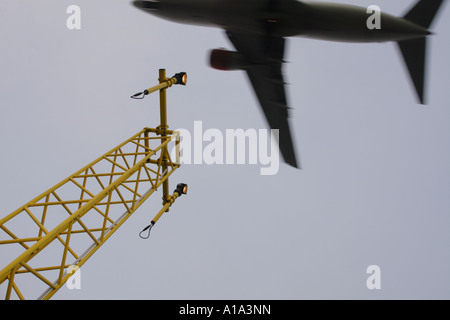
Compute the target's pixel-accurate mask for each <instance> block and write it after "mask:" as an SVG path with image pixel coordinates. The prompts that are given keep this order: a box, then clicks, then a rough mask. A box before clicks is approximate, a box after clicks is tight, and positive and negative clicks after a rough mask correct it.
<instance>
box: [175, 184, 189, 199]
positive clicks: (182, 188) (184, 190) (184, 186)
mask: <svg viewBox="0 0 450 320" xmlns="http://www.w3.org/2000/svg"><path fill="white" fill-rule="evenodd" d="M187 190H188V185H187V184H186V183H179V184H177V188H176V189H175V191H174V192H176V193H178V196H181V195H183V194H187Z"/></svg>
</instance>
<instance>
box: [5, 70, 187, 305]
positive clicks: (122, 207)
mask: <svg viewBox="0 0 450 320" xmlns="http://www.w3.org/2000/svg"><path fill="white" fill-rule="evenodd" d="M185 83H186V74H185V73H178V74H176V75H175V76H174V77H172V78H166V75H165V70H164V69H160V70H159V85H157V86H154V87H152V88H149V89H147V90H145V91H144V92H142V93H139V94H136V95H134V96H133V98H143V97H144V96H145V95H147V94H149V93H151V92H155V91H158V90H159V92H160V115H161V124H160V125H159V126H158V127H157V128H144V129H143V130H141V131H139V132H138V133H136V134H135V135H133V136H132V137H131V138H129V139H128V140H126V141H125V142H123V143H121V144H120V145H118V146H117V147H115V148H114V149H112V150H111V151H109V152H107V153H105V154H104V155H103V156H101V157H100V158H98V159H97V160H95V161H93V162H92V163H90V164H88V165H87V166H85V167H84V168H82V169H80V170H78V171H77V172H76V173H74V174H73V175H71V176H70V177H68V178H66V179H64V180H63V181H61V182H60V183H58V184H57V185H55V186H54V187H53V188H50V189H49V190H47V191H45V192H44V193H43V194H41V195H40V196H38V197H36V198H35V199H33V200H31V201H30V202H28V203H27V204H25V205H23V206H22V207H20V208H19V209H17V210H16V211H14V212H13V213H11V214H9V215H7V216H6V217H4V218H2V219H0V249H1V251H0V263H1V265H0V268H2V267H3V265H4V262H5V263H6V264H7V265H6V266H5V267H4V268H3V269H2V270H1V271H0V289H1V291H0V293H2V294H4V295H5V299H12V298H19V299H29V298H36V297H37V298H38V299H49V298H51V297H52V296H53V295H54V294H55V293H56V292H57V290H58V289H59V288H61V287H62V286H63V285H64V284H65V283H66V281H67V280H68V279H69V278H70V276H71V275H72V273H73V272H74V271H76V270H77V269H78V268H79V267H80V266H82V265H83V264H84V263H85V262H86V261H87V260H88V259H89V258H90V257H91V256H92V255H93V254H94V253H95V252H96V251H97V250H98V248H100V246H101V245H103V244H104V243H105V242H106V241H107V240H108V239H109V237H111V235H112V234H113V233H114V232H115V231H116V230H117V229H118V228H120V227H121V226H122V225H123V223H124V222H125V221H126V220H127V219H128V218H129V217H130V216H131V215H132V214H133V213H134V212H135V211H136V210H137V209H138V208H139V207H140V206H141V205H142V203H143V202H144V201H145V200H146V199H147V198H148V197H150V196H151V195H152V194H153V192H154V191H155V190H157V188H158V187H159V186H161V185H162V186H163V208H162V209H161V211H160V212H159V213H158V214H157V215H156V216H155V218H154V219H153V220H152V223H151V225H150V226H148V227H147V228H146V229H144V230H143V231H146V230H148V231H150V228H151V227H152V226H153V225H154V224H155V223H156V221H157V220H158V219H159V218H160V217H161V215H162V214H163V213H164V212H166V211H168V208H169V207H170V206H171V205H172V203H173V202H174V201H175V199H176V198H177V197H178V196H180V195H182V194H183V193H186V192H187V186H186V185H185V184H179V185H178V186H177V189H176V190H175V191H174V193H173V194H172V195H170V194H169V176H170V175H171V174H172V173H173V172H174V171H175V170H176V169H177V168H179V167H180V162H179V145H178V144H179V136H178V133H177V132H174V131H171V130H168V125H167V113H166V89H167V88H169V87H170V86H172V85H173V84H185ZM170 143H175V146H176V159H171V157H170V154H169V151H168V150H169V149H168V145H169V144H170ZM50 279H52V280H50ZM39 294H40V295H39Z"/></svg>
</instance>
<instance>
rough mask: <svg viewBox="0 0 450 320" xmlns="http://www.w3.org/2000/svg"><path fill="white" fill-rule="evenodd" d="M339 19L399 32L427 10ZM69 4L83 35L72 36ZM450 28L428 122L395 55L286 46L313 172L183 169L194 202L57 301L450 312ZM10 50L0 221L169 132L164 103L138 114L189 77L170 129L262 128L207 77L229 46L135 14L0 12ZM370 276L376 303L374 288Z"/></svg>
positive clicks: (371, 48)
mask: <svg viewBox="0 0 450 320" xmlns="http://www.w3.org/2000/svg"><path fill="white" fill-rule="evenodd" d="M333 2H344V3H348V4H359V5H361V6H369V5H371V4H377V5H378V6H380V8H381V10H383V11H386V12H389V13H391V14H394V15H402V14H403V13H404V12H406V10H407V9H408V8H410V7H411V5H412V4H413V3H415V0H396V1H388V0H377V1H366V0H364V1H350V0H347V1H333ZM71 4H76V5H79V6H80V8H81V14H82V21H81V25H82V29H81V30H74V31H70V30H68V29H67V28H66V19H67V17H68V15H67V14H66V8H67V7H68V6H69V5H71ZM449 10H450V7H449V6H448V3H447V4H445V5H444V7H443V8H442V12H441V13H440V15H439V16H438V18H437V20H436V21H435V24H434V25H433V26H432V30H434V31H435V32H436V35H435V36H433V37H432V38H431V41H430V42H429V48H430V51H429V52H430V54H429V62H430V63H429V69H428V74H429V77H428V88H427V96H428V102H429V103H428V105H427V106H421V105H418V104H417V103H416V97H415V92H414V89H413V87H412V86H411V85H410V82H409V81H410V80H409V77H408V75H407V73H406V71H405V68H404V66H403V62H402V61H401V57H400V55H399V53H398V50H397V48H396V47H395V45H394V44H393V43H383V44H345V43H333V42H325V41H318V40H311V39H302V38H290V39H288V43H287V51H286V57H285V59H286V60H288V61H289V62H290V63H287V64H285V66H284V67H285V69H284V71H285V76H286V80H287V82H289V83H290V85H289V86H287V90H288V91H287V96H288V101H289V104H290V106H291V107H292V108H294V109H293V110H292V112H291V114H292V118H291V127H292V131H293V135H294V141H295V145H296V148H297V153H298V155H299V157H300V159H301V161H302V166H303V170H297V169H294V168H292V167H289V166H287V165H285V164H281V166H280V170H279V172H278V174H277V175H275V176H261V175H260V174H259V166H258V165H212V166H207V165H185V166H182V168H181V169H180V170H178V171H177V172H176V173H175V174H174V176H173V177H172V178H171V187H170V189H171V191H172V190H173V189H174V187H175V185H176V183H178V182H186V183H188V184H189V194H188V196H186V197H182V198H180V199H179V200H178V201H177V202H176V204H175V205H174V207H173V208H172V209H171V211H170V212H169V213H168V214H166V215H164V216H163V217H162V218H161V219H160V221H159V222H158V224H157V225H156V226H155V228H154V229H153V231H152V235H151V237H150V238H149V239H148V240H145V241H144V240H141V239H140V238H139V237H138V233H139V231H141V229H142V228H143V227H144V226H146V225H147V224H148V223H149V221H150V220H151V219H152V218H153V216H154V215H155V214H156V213H157V211H158V210H159V208H160V204H161V200H160V199H161V198H160V197H161V195H160V193H158V194H155V195H154V196H153V197H151V198H150V199H149V200H148V201H147V203H146V204H145V205H144V206H143V207H141V208H140V209H139V210H138V212H136V213H135V214H134V216H133V217H132V218H131V219H130V220H128V221H127V223H126V224H125V225H124V226H123V227H122V228H121V229H120V230H119V231H118V232H117V233H116V234H114V236H113V237H112V238H111V239H110V240H109V241H108V242H107V243H106V244H105V245H104V246H103V247H102V248H101V249H100V250H99V251H98V252H97V253H96V254H95V255H94V256H93V257H92V258H91V259H90V260H89V261H88V262H87V263H86V264H85V265H84V266H83V267H82V289H81V290H68V289H67V288H65V287H64V288H62V289H61V290H60V291H59V292H58V293H57V294H56V295H55V297H54V298H55V299H309V298H325V299H328V298H332V299H334V298H338V299H355V298H357V299H393V298H399V299H427V298H438V299H441V298H445V299H449V298H450V289H449V288H450V272H449V270H450V251H449V250H448V247H449V244H450V233H449V228H450V168H449V164H450V152H449V150H450V129H449V125H448V123H449V118H450V106H449V101H450V91H449V90H448V83H449V82H450V64H449V63H448V57H449V56H450V41H449V39H450V11H449ZM0 39H1V48H2V55H1V56H2V59H0V87H1V90H0V108H1V111H2V116H1V117H0V147H1V150H2V157H1V166H0V176H1V177H2V179H1V184H0V190H1V192H0V203H1V204H2V206H1V214H0V215H1V216H2V217H3V216H5V215H7V214H8V213H10V212H12V211H14V210H15V209H17V208H18V207H20V206H21V205H23V204H24V203H26V202H28V201H29V200H31V199H33V198H34V197H36V196H37V195H39V194H41V193H42V192H43V191H45V190H47V189H48V188H49V187H51V186H53V185H54V184H56V183H58V182H59V181H61V180H62V179H63V178H65V177H67V176H68V175H70V174H72V173H73V172H75V171H76V170H78V169H79V168H81V167H83V166H84V165H86V164H87V163H89V162H90V161H92V160H94V159H96V158H97V157H98V156H100V155H102V154H103V153H105V152H106V151H108V150H110V149H111V148H112V147H114V146H116V145H118V144H119V143H121V142H122V141H124V140H125V139H127V138H129V137H130V136H131V135H132V134H134V133H136V132H138V131H139V130H140V129H142V128H143V127H145V126H150V127H155V126H157V125H158V124H159V113H158V112H159V111H158V96H157V95H156V94H155V95H153V96H150V97H148V98H147V99H144V100H141V101H134V100H131V99H130V98H129V96H130V95H131V94H133V93H135V92H138V91H139V90H142V89H144V88H147V87H149V86H152V85H154V84H156V83H157V77H158V69H159V68H166V69H167V73H168V75H172V74H174V73H176V72H179V71H186V72H188V75H189V76H188V77H189V80H188V85H187V86H186V87H173V88H171V89H169V91H168V108H169V115H168V119H169V125H170V128H172V129H175V128H179V127H182V128H187V129H192V128H193V123H194V121H195V120H202V121H203V127H204V130H205V129H207V128H218V129H221V130H223V131H225V129H227V128H243V129H247V128H256V129H258V128H266V125H265V120H264V118H263V115H262V112H261V111H260V108H259V105H258V103H257V101H256V99H255V97H254V93H253V91H252V90H251V88H250V86H249V83H248V81H247V78H246V75H245V74H244V73H243V72H240V71H234V72H221V71H217V70H213V69H211V68H209V66H208V65H207V58H208V56H207V55H208V52H209V50H210V49H214V48H218V47H225V48H228V49H232V46H231V44H230V43H229V42H228V40H227V39H226V37H225V36H224V33H223V31H222V30H220V29H214V28H202V27H195V26H186V25H181V24H175V23H171V22H167V21H163V20H160V19H158V18H156V17H153V16H150V15H147V14H145V13H143V12H141V11H139V10H137V9H135V8H134V7H132V6H131V5H130V1H129V0H121V1H107V0H96V1H87V0H74V1H67V0H63V1H61V0H46V1H30V0H28V1H25V0H3V1H1V3H0ZM0 259H1V257H0ZM372 264H376V265H379V266H380V268H381V272H382V275H381V281H382V289H381V290H368V289H367V287H366V279H367V277H368V276H369V275H368V274H366V268H367V267H368V266H369V265H372ZM1 265H2V266H3V265H4V261H2V263H1Z"/></svg>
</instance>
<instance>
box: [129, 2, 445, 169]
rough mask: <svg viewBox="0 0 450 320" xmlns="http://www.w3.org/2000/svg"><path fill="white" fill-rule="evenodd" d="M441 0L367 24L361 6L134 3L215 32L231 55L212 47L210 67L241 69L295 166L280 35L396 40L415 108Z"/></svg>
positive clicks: (384, 15) (381, 14) (366, 13)
mask: <svg viewBox="0 0 450 320" xmlns="http://www.w3.org/2000/svg"><path fill="white" fill-rule="evenodd" d="M443 2H444V0H419V1H418V2H417V3H416V4H415V5H414V6H413V7H412V8H411V9H410V10H409V11H408V12H407V13H406V14H405V15H404V16H403V17H395V16H392V15H390V14H387V13H384V12H379V13H378V14H379V17H378V18H379V19H380V21H379V27H370V26H369V24H368V19H369V17H370V14H371V12H370V11H368V8H367V7H359V6H353V5H345V4H337V3H325V2H319V1H308V2H306V1H297V0H159V1H156V0H144V1H133V5H134V6H136V7H138V8H139V9H142V10H144V11H145V12H148V13H150V14H153V15H155V16H158V17H160V18H163V19H167V20H170V21H173V22H179V23H184V24H193V25H202V26H212V27H219V28H222V29H224V30H225V32H226V34H227V36H228V38H229V39H230V41H231V43H232V44H233V46H234V47H235V49H236V51H228V50H223V49H215V50H212V51H211V54H210V64H211V66H212V67H213V68H215V69H219V70H245V71H246V73H247V75H248V77H249V79H250V82H251V84H252V86H253V89H254V91H255V93H256V96H257V98H258V100H259V103H260V105H261V107H262V109H263V112H264V115H265V117H266V119H267V122H268V124H269V126H270V127H271V128H272V129H279V148H280V151H281V153H282V155H283V158H284V161H285V162H286V163H288V164H290V165H291V166H294V167H297V168H298V167H300V164H299V161H297V158H296V154H295V151H294V146H293V142H292V137H291V133H290V129H289V123H288V111H289V107H288V104H287V101H286V93H285V88H284V80H283V74H282V64H283V62H284V60H283V56H284V48H285V38H286V37H294V36H300V37H310V38H317V39H323V40H330V41H341V42H361V43H364V42H386V41H394V42H397V43H398V47H399V48H400V52H401V53H402V56H403V59H404V61H405V63H406V66H407V69H408V71H409V75H410V77H411V80H412V83H413V85H414V88H415V90H416V93H417V97H418V99H419V101H420V103H422V104H424V97H425V95H424V74H425V55H426V39H427V38H426V37H427V36H428V35H430V34H431V32H430V31H428V29H429V28H430V25H431V23H432V22H433V20H434V17H435V15H436V13H437V12H438V10H439V8H440V7H441V5H442V3H443Z"/></svg>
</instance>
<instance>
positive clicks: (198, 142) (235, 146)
mask: <svg viewBox="0 0 450 320" xmlns="http://www.w3.org/2000/svg"><path fill="white" fill-rule="evenodd" d="M175 131H178V132H179V133H180V138H181V141H180V163H181V164H207V165H213V164H215V165H222V164H259V165H260V166H261V168H260V174H261V175H275V174H277V172H278V169H279V167H280V151H279V148H278V142H279V131H278V129H271V130H268V129H258V130H256V129H253V128H250V129H247V130H244V129H226V130H225V132H223V131H221V130H219V129H216V128H209V129H207V130H205V131H204V130H203V122H202V121H194V131H193V132H192V133H191V131H189V130H187V129H176V130H175ZM175 156H176V148H175V147H174V148H173V149H172V152H171V157H172V159H175Z"/></svg>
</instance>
